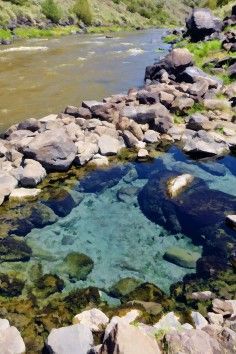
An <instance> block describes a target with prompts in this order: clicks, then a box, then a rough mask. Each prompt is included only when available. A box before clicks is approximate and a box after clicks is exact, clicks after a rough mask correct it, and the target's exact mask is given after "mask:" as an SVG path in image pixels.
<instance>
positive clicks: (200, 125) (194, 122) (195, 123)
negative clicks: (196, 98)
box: [186, 113, 209, 131]
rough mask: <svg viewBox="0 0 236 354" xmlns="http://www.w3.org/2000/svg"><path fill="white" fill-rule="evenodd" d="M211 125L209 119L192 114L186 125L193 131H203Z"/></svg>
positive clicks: (198, 114) (199, 114)
mask: <svg viewBox="0 0 236 354" xmlns="http://www.w3.org/2000/svg"><path fill="white" fill-rule="evenodd" d="M207 123H209V119H208V118H207V117H205V116H204V115H203V114H201V113H195V114H192V115H191V116H190V117H189V119H188V122H187V124H186V128H187V129H191V130H196V131H198V130H202V129H204V127H205V126H206V124H207Z"/></svg>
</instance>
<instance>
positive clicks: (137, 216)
mask: <svg viewBox="0 0 236 354" xmlns="http://www.w3.org/2000/svg"><path fill="white" fill-rule="evenodd" d="M235 161H236V160H235V158H234V157H232V156H227V157H225V158H222V159H218V160H211V161H209V160H208V161H201V162H196V161H192V160H190V159H188V158H186V156H185V155H183V154H182V153H181V152H180V151H179V150H178V149H177V148H171V149H170V150H169V152H167V153H164V154H163V155H161V156H160V157H159V158H158V159H155V160H154V161H153V162H150V163H129V164H127V165H125V166H123V167H117V168H111V169H108V170H107V171H105V172H104V170H103V171H99V170H98V171H94V172H90V174H89V175H88V176H87V177H85V178H84V179H82V180H81V181H80V182H78V183H77V185H76V186H75V188H74V189H73V190H72V191H71V196H72V197H73V198H74V200H76V201H77V206H75V207H74V208H73V209H72V211H71V212H70V214H69V215H67V216H65V217H60V218H59V219H58V221H57V222H56V223H54V224H52V225H49V226H46V227H44V228H42V229H33V230H32V231H31V232H30V233H29V234H28V235H27V236H26V237H25V240H26V242H27V244H28V245H29V246H30V247H31V248H32V252H33V255H32V257H31V259H30V261H29V262H26V263H23V262H14V263H7V262H5V263H2V272H4V271H9V270H12V269H15V270H17V271H19V270H21V271H22V272H23V273H25V275H26V278H27V279H28V280H27V281H30V274H31V270H32V266H34V265H39V264H40V265H41V266H42V269H43V273H45V274H46V273H51V274H57V275H58V276H59V277H60V278H62V279H63V280H64V281H65V288H64V290H63V291H64V292H66V291H68V290H71V289H74V288H77V287H81V288H82V287H83V288H84V287H87V286H91V285H92V286H96V287H99V288H100V289H102V290H105V291H108V290H109V289H110V287H111V286H112V285H113V284H114V283H116V282H117V281H118V280H120V279H123V278H125V277H133V278H136V279H139V280H141V281H142V282H151V283H154V284H156V285H157V286H159V287H160V288H161V289H163V290H164V291H166V292H168V290H169V287H170V285H171V284H172V283H174V282H177V281H179V280H181V279H182V278H183V277H184V276H185V275H186V274H188V273H193V272H195V270H194V269H188V268H184V267H181V266H178V265H176V264H173V263H171V262H168V261H166V260H164V259H163V255H164V253H165V252H166V250H167V249H168V248H170V247H172V246H177V247H181V248H183V249H185V250H186V251H194V252H197V253H199V257H200V256H201V254H202V245H201V244H198V245H194V244H193V242H192V240H191V238H190V237H187V236H186V235H184V234H183V233H182V232H179V233H173V232H171V231H167V230H166V229H165V228H164V227H163V226H160V225H159V224H157V223H156V222H153V221H151V220H149V219H148V218H147V217H146V216H145V215H144V214H143V212H142V211H141V209H140V206H139V202H138V195H139V193H140V190H141V189H142V188H143V187H144V186H145V185H146V183H147V181H148V179H150V178H151V176H152V175H153V174H154V173H155V172H157V171H158V172H162V170H163V171H166V170H169V171H177V172H178V173H179V174H181V173H191V174H193V175H194V176H195V177H198V178H201V180H203V181H205V182H206V185H207V186H208V187H209V188H210V189H212V190H216V191H221V192H224V193H227V194H226V195H225V196H226V198H227V197H232V196H235V197H236V183H235V181H236V179H235V175H236V164H235ZM78 201H80V202H79V203H78ZM235 211H236V210H235ZM207 217H208V216H207V214H206V219H207ZM212 226H213V225H212ZM232 235H233V234H232ZM232 235H231V236H232ZM232 237H233V236H232ZM71 252H79V253H83V254H85V255H87V256H89V257H90V258H91V259H92V260H93V262H94V267H93V269H92V271H91V272H90V273H89V274H88V276H87V278H86V279H85V280H76V279H71V277H70V276H69V275H68V273H67V271H66V269H65V267H64V259H65V257H66V256H67V255H68V254H69V253H71Z"/></svg>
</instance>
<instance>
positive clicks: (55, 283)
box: [37, 274, 64, 297]
mask: <svg viewBox="0 0 236 354" xmlns="http://www.w3.org/2000/svg"><path fill="white" fill-rule="evenodd" d="M37 287H38V289H39V290H40V291H41V295H43V296H44V297H46V296H49V295H51V294H54V293H57V292H61V291H62V290H63V288H64V281H63V280H62V279H60V278H59V276H58V275H53V274H45V275H43V276H42V277H41V278H39V279H38V281H37Z"/></svg>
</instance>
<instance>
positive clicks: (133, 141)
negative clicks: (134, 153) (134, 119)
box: [123, 130, 139, 148]
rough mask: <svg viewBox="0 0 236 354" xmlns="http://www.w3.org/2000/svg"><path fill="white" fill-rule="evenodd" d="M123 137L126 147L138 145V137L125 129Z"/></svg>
mask: <svg viewBox="0 0 236 354" xmlns="http://www.w3.org/2000/svg"><path fill="white" fill-rule="evenodd" d="M123 138H124V141H125V144H126V145H127V147H129V148H131V147H136V146H137V145H138V142H139V141H138V139H137V138H136V137H135V136H134V135H133V134H132V133H131V132H130V131H129V130H125V131H124V132H123Z"/></svg>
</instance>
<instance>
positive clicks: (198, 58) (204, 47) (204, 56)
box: [176, 39, 224, 68]
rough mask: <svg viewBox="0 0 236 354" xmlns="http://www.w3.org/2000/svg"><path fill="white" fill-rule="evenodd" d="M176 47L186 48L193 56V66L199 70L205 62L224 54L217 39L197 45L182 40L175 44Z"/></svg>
mask: <svg viewBox="0 0 236 354" xmlns="http://www.w3.org/2000/svg"><path fill="white" fill-rule="evenodd" d="M176 47H178V48H180V47H181V48H183V47H184V48H187V49H188V50H189V51H190V52H191V53H192V54H193V57H194V61H195V64H196V65H197V66H199V67H201V68H202V67H203V65H204V64H205V62H206V61H208V60H210V59H213V58H216V57H218V56H220V55H221V54H222V53H224V50H223V49H222V48H221V41H220V40H218V39H214V40H211V41H207V42H198V43H191V42H188V41H186V40H184V41H181V42H179V43H177V45H176Z"/></svg>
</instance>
